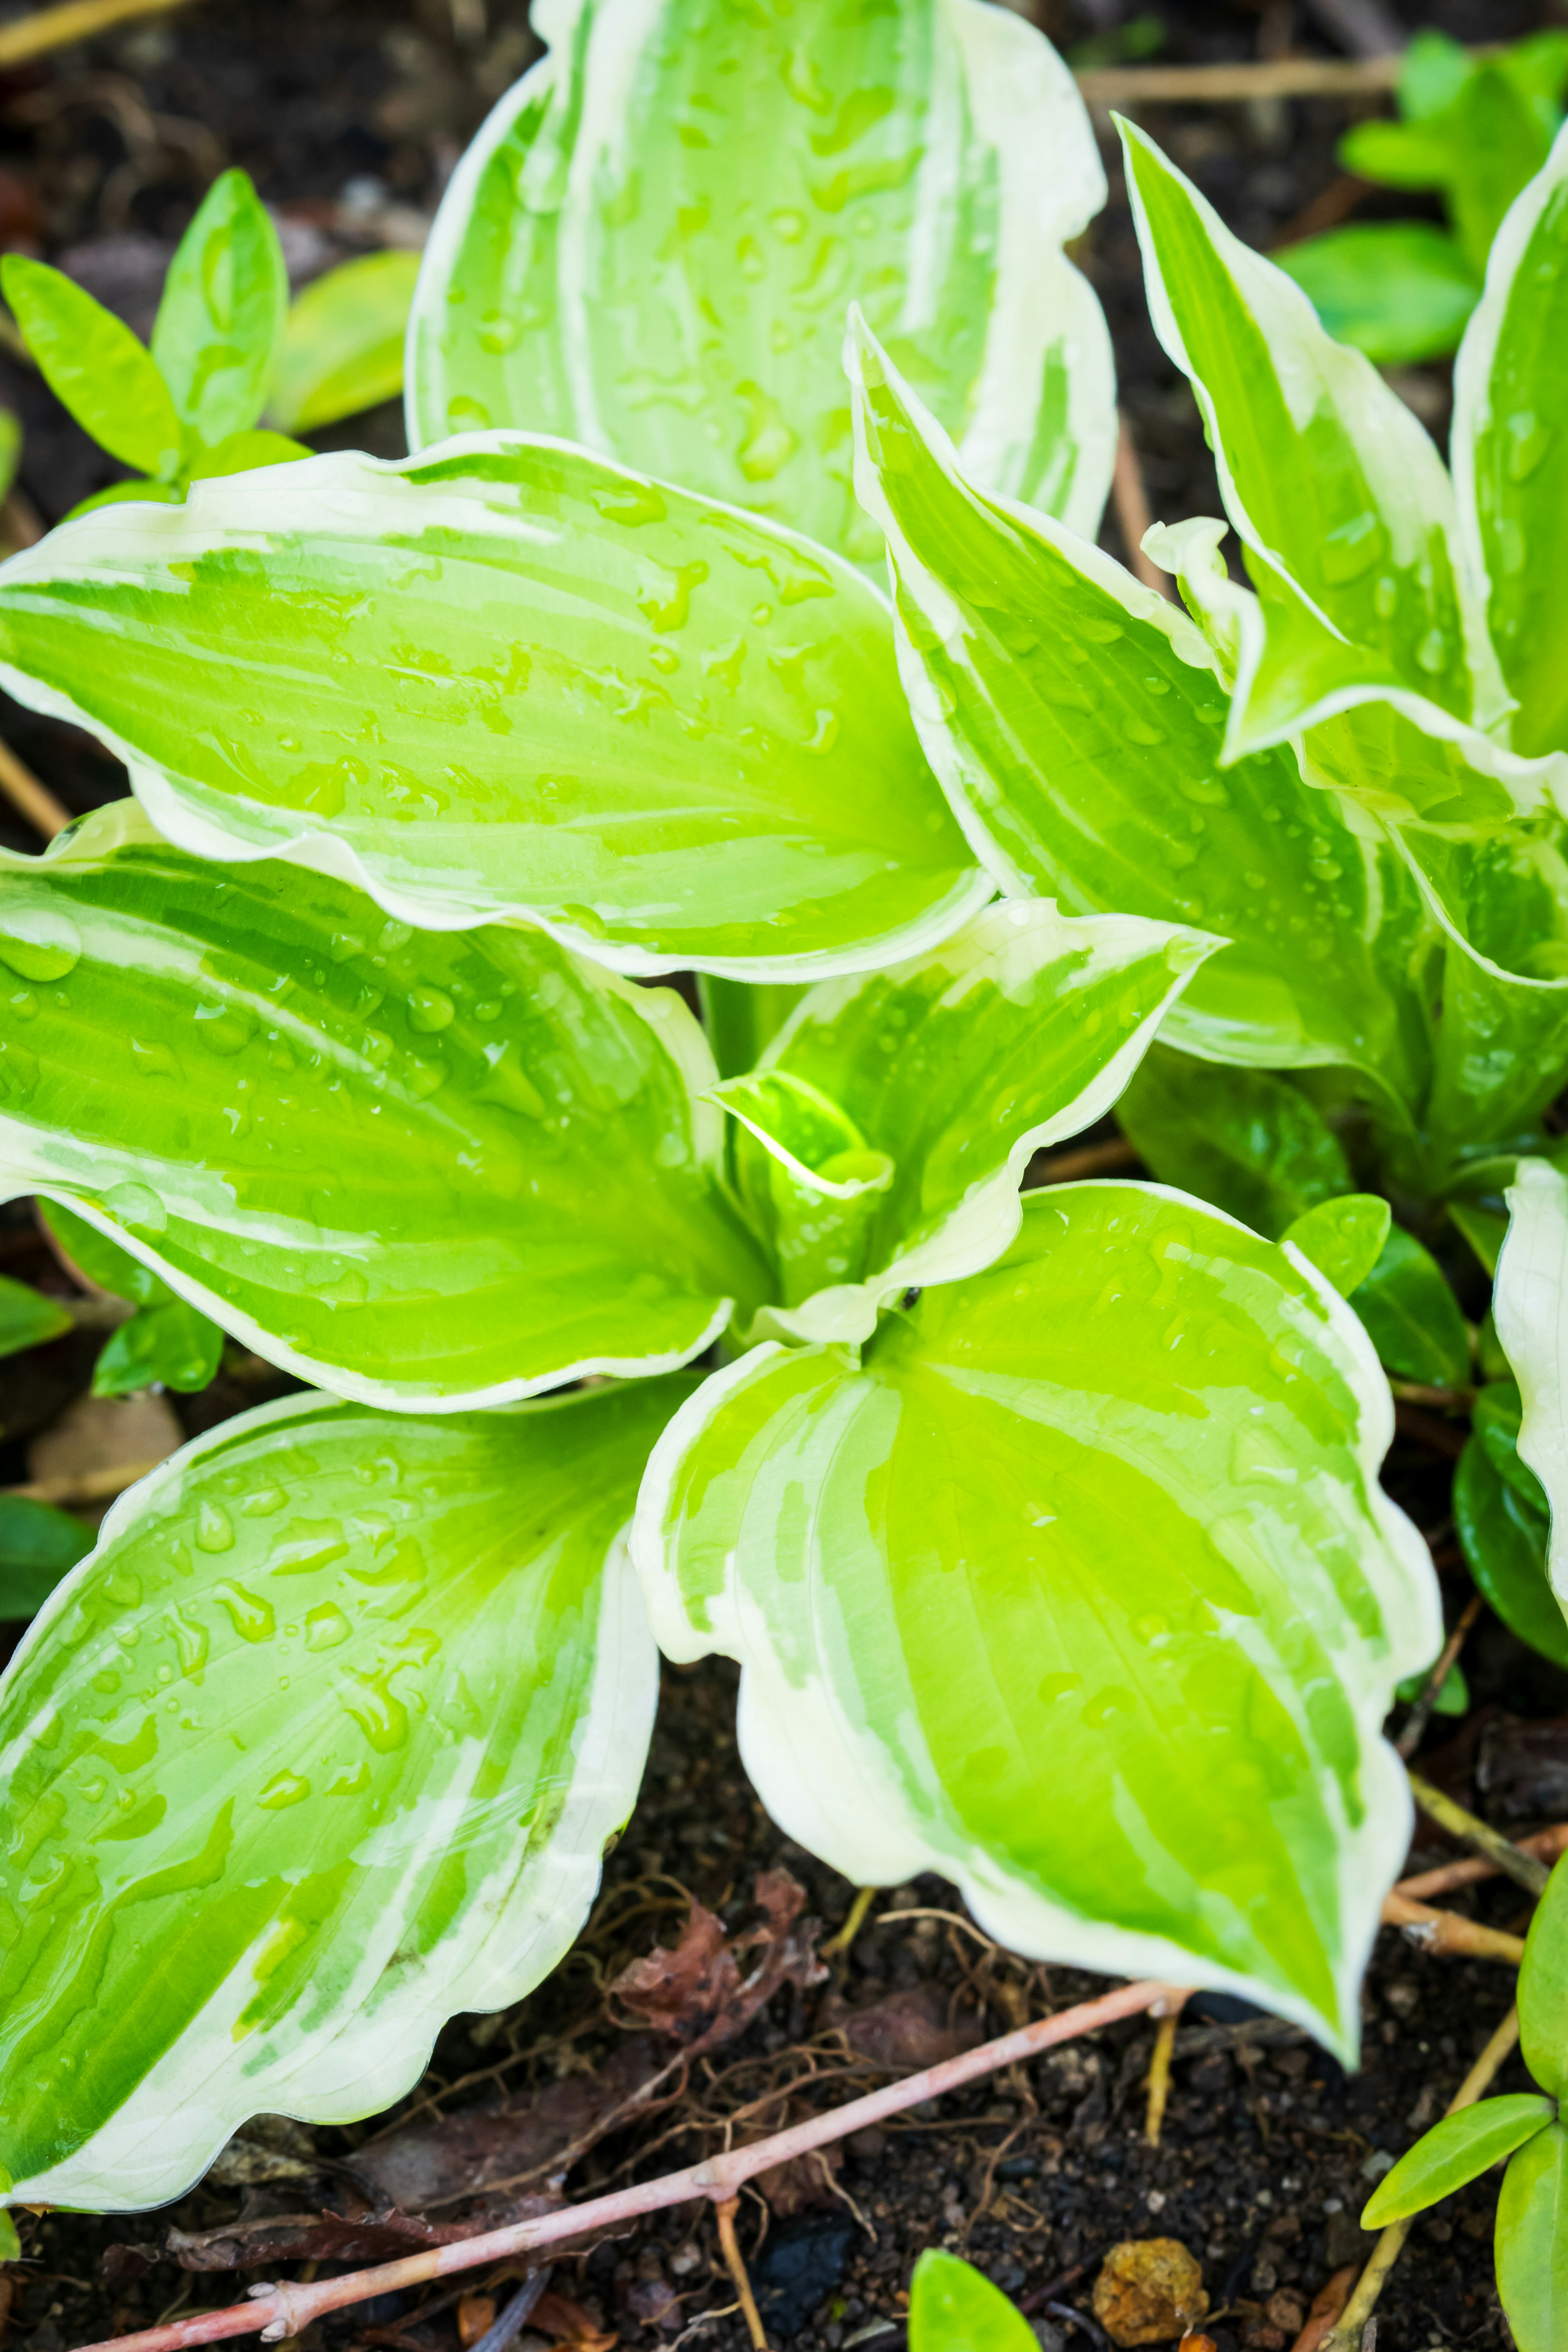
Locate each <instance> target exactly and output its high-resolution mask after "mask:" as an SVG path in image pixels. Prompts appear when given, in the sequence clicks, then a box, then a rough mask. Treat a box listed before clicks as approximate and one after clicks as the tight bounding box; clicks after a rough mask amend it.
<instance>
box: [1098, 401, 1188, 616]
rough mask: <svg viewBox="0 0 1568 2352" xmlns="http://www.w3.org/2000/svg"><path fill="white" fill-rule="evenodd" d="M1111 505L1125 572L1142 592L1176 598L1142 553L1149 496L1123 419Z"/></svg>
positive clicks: (1148, 523)
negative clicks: (1122, 549)
mask: <svg viewBox="0 0 1568 2352" xmlns="http://www.w3.org/2000/svg"><path fill="white" fill-rule="evenodd" d="M1110 503H1111V506H1112V507H1113V508H1114V509H1115V513H1116V528H1117V530H1119V531H1120V532H1121V544H1122V546H1123V548H1124V549H1125V550H1126V553H1127V568H1128V570H1129V571H1130V572H1132V573H1133V574H1134V575H1135V576H1136V577H1137V578H1138V579H1140V580H1141V581H1142V583H1143V585H1144V587H1145V588H1152V589H1153V590H1154V592H1155V593H1156V595H1160V596H1168V597H1170V598H1171V599H1172V600H1173V601H1174V598H1175V593H1176V590H1175V583H1174V582H1173V580H1172V579H1171V577H1170V574H1169V573H1168V572H1162V571H1161V569H1160V567H1159V565H1158V564H1157V563H1156V562H1154V560H1153V558H1152V556H1148V555H1145V554H1144V552H1143V540H1144V535H1145V533H1146V532H1147V531H1148V530H1149V529H1150V527H1151V526H1152V522H1153V520H1154V517H1153V515H1152V512H1151V510H1150V506H1149V493H1148V491H1147V490H1146V489H1145V488H1144V487H1143V467H1142V464H1141V462H1140V460H1139V457H1138V446H1137V444H1136V442H1135V441H1134V440H1133V438H1132V432H1131V426H1130V425H1129V424H1128V422H1127V419H1126V417H1125V416H1121V417H1119V418H1118V419H1117V425H1116V465H1115V468H1114V470H1113V472H1112V474H1111V477H1110Z"/></svg>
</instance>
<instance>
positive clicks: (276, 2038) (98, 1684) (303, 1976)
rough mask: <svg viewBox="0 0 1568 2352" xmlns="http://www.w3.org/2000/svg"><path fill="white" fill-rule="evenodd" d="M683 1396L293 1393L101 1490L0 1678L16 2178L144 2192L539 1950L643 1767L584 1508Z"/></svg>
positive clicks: (379, 2092) (155, 2191)
mask: <svg viewBox="0 0 1568 2352" xmlns="http://www.w3.org/2000/svg"><path fill="white" fill-rule="evenodd" d="M690 1386H691V1383H690V1381H643V1382H634V1383H632V1384H631V1385H630V1386H628V1387H626V1388H618V1389H606V1390H601V1391H589V1392H587V1393H583V1394H578V1395H575V1396H572V1397H567V1398H563V1399H557V1400H552V1402H549V1403H546V1404H541V1405H537V1406H534V1407H532V1408H531V1409H530V1410H526V1411H523V1412H512V1413H505V1414H489V1415H452V1414H447V1415H438V1416H428V1415H426V1416H397V1415H386V1414H380V1413H376V1412H372V1411H370V1410H368V1409H367V1408H366V1407H364V1406H362V1405H352V1404H346V1403H343V1402H340V1401H338V1400H336V1399H333V1398H329V1397H321V1396H312V1395H307V1396H296V1397H289V1398H286V1399H285V1400H284V1401H283V1402H281V1403H280V1404H276V1405H268V1406H264V1407H262V1408H261V1410H260V1411H259V1412H249V1413H244V1414H242V1415H240V1416H239V1417H238V1419H237V1420H233V1421H228V1422H225V1423H223V1424H222V1425H221V1426H220V1427H219V1428H218V1429H216V1430H215V1431H213V1432H212V1433H209V1434H208V1435H207V1436H205V1437H203V1438H200V1439H198V1440H197V1441H196V1442H195V1444H193V1445H189V1446H186V1447H185V1448H184V1450H183V1451H182V1452H181V1453H179V1454H175V1455H174V1456H173V1457H172V1458H171V1460H170V1461H168V1462H167V1463H164V1464H163V1465H160V1466H159V1468H158V1469H157V1470H155V1471H154V1472H153V1474H152V1475H151V1476H149V1477H148V1478H145V1479H143V1480H142V1483H141V1485H140V1486H136V1487H134V1488H133V1489H132V1491H131V1493H130V1494H129V1495H128V1496H125V1497H123V1498H122V1499H121V1502H119V1503H118V1504H116V1506H115V1507H114V1508H113V1510H112V1511H111V1512H110V1515H109V1517H108V1518H107V1520H106V1521H105V1523H104V1528H103V1533H102V1536H101V1538H100V1543H99V1546H98V1549H97V1550H96V1551H95V1552H94V1553H93V1555H92V1557H91V1558H90V1559H87V1560H84V1561H83V1562H82V1564H81V1566H80V1567H79V1569H77V1570H75V1571H74V1573H73V1574H72V1575H71V1576H70V1577H69V1578H68V1580H67V1581H66V1582H65V1583H64V1584H63V1585H61V1587H60V1588H59V1590H58V1591H57V1592H56V1594H55V1596H54V1598H53V1600H52V1601H50V1602H49V1604H48V1606H47V1609H46V1610H45V1611H44V1612H43V1613H42V1615H41V1616H39V1617H38V1618H37V1620H36V1622H34V1624H33V1626H32V1628H31V1630H30V1632H29V1633H28V1634H27V1636H26V1640H25V1641H24V1643H23V1645H22V1647H21V1649H20V1650H19V1651H18V1652H17V1654H16V1658H15V1660H14V1661H13V1663H12V1664H11V1666H10V1668H9V1670H8V1672H7V1674H6V1675H5V1681H4V1684H3V1685H0V1769H4V1770H5V1774H6V1778H7V1785H8V1790H9V1792H10V1793H9V1804H8V1813H9V1818H10V1821H11V1823H12V1838H11V1843H10V1844H9V1846H8V1848H7V1849H6V1855H5V1861H4V1863H0V1905H3V1906H4V1907H0V1922H4V1924H5V1935H4V1937H3V1939H0V1941H3V1949H0V2063H3V2065H4V2070H5V2083H6V2100H5V2118H4V2121H3V2123H0V2163H4V2164H5V2167H6V2168H7V2169H8V2170H9V2172H10V2173H11V2174H13V2175H14V2177H15V2184H16V2187H15V2193H16V2195H17V2196H18V2197H20V2198H24V2199H26V2200H27V2201H29V2202H30V2201H32V2200H35V2199H37V2200H38V2201H46V2200H47V2201H48V2202H50V2203H65V2204H70V2205H83V2206H87V2207H89V2208H90V2209H92V2210H106V2209H117V2210H124V2209H126V2208H132V2207H138V2208H139V2207H142V2206H146V2205H149V2204H161V2203H163V2202H164V2201H166V2200H168V2199H169V2198H172V2197H175V2196H178V2195H179V2194H180V2193H181V2192H182V2191H183V2190H184V2189H185V2188H186V2187H187V2186H188V2185H189V2184H190V2183H191V2182H192V2181H193V2180H195V2179H196V2178H197V2177H198V2176H199V2175H200V2174H201V2173H202V2172H203V2171H204V2170H205V2167H206V2166H207V2164H208V2163H209V2162H210V2161H211V2158H212V2157H213V2155H214V2153H215V2152H216V2149H217V2148H218V2147H220V2146H221V2145H222V2144H223V2142H224V2140H225V2139H226V2137H228V2136H229V2134H230V2133H231V2132H232V2131H233V2130H234V2129H235V2127H236V2126H237V2125H238V2124H240V2123H242V2122H243V2121H244V2119H245V2118H246V2117H247V2116H250V2115H254V2114H255V2113H256V2112H257V2111H258V2109H267V2110H271V2111H282V2112H285V2113H289V2114H292V2115H297V2116H301V2117H303V2118H304V2119H306V2120H308V2121H317V2122H327V2121H336V2122H344V2121H347V2120H349V2119H351V2118H352V2117H353V2116H362V2115H366V2114H374V2113H375V2112H376V2111H377V2110H379V2109H380V2108H382V2107H384V2106H385V2105H388V2104H389V2103H390V2102H391V2101H392V2100H394V2099H395V2098H397V2097H398V2096H399V2095H401V2094H402V2093H403V2092H404V2091H405V2090H406V2089H408V2087H409V2086H410V2085H411V2084H413V2082H414V2081H415V2080H416V2077H417V2075H418V2074H419V2073H420V2071H421V2069H422V2068H423V2066H424V2065H425V2063H426V2058H427V2056H428V2053H429V2050H430V2045H431V2042H432V2040H433V2038H434V2036H435V2033H436V2032H437V2028H438V2027H439V2025H440V2024H441V2023H442V2021H444V2020H445V2019H446V2018H447V2016H449V2015H451V2014H452V2013H453V2012H454V2011H458V2010H489V2009H499V2008H501V2007H504V2006H505V2005H506V2004H508V2003H509V2002H511V2001H514V2000H518V1999H519V1998H520V1997H521V1995H522V1994H523V1993H525V1992H526V1991H528V1990H530V1988H531V1986H532V1985H534V1984H535V1983H536V1982H537V1981H538V1980H539V1979H540V1978H541V1977H542V1976H543V1975H544V1974H545V1972H546V1971H547V1970H548V1969H550V1968H551V1967H552V1966H553V1965H554V1963H555V1961H556V1960H557V1959H558V1958H560V1957H561V1955H562V1953H563V1951H564V1950H565V1949H566V1948H567V1946H568V1945H569V1944H570V1943H571V1941H572V1939H573V1937H574V1936H575V1935H576V1933H577V1930H578V1928H579V1927H580V1926H581V1924H582V1922H583V1919H584V1916H585V1915H586V1912H587V1909H588V1906H589V1904H590V1902H591V1900H592V1897H593V1894H594V1890H595V1885H596V1884H597V1881H598V1876H599V1860H600V1854H601V1852H602V1850H603V1847H604V1843H605V1839H606V1838H607V1837H608V1836H609V1835H610V1834H611V1832H613V1831H615V1830H616V1829H618V1828H619V1826H620V1824H621V1823H622V1822H624V1821H625V1819H626V1814H627V1812H628V1811H630V1809H631V1804H632V1801H633V1799H634V1797H635V1795H636V1792H637V1780H638V1777H639V1775H640V1773H641V1769H642V1763H643V1758H644V1754H645V1752H646V1749H647V1738H648V1733H649V1730H650V1728H651V1726H652V1721H653V1709H654V1697H655V1690H656V1685H657V1679H658V1676H657V1661H656V1658H655V1654H654V1649H653V1644H652V1643H651V1641H650V1640H649V1638H648V1635H647V1629H646V1626H645V1624H644V1622H643V1616H642V1611H641V1608H640V1605H639V1602H638V1599H637V1587H636V1583H635V1581H634V1580H633V1579H632V1577H631V1575H630V1573H629V1570H627V1568H626V1564H625V1558H624V1552H623V1550H622V1549H621V1546H620V1544H619V1541H618V1530H619V1529H620V1528H622V1526H623V1525H624V1523H625V1520H626V1517H627V1514H628V1512H629V1510H630V1508H631V1504H632V1498H633V1496H634V1494H635V1491H636V1486H637V1477H638V1475H639V1472H640V1470H641V1468H642V1465H643V1461H644V1458H645V1456H646V1454H647V1448H648V1446H649V1444H650V1443H651V1442H652V1440H653V1438H654V1436H655V1434H656V1433H657V1432H658V1429H659V1427H660V1425H661V1423H663V1421H664V1420H665V1419H666V1417H667V1416H668V1413H669V1412H670V1410H671V1409H672V1407H673V1406H674V1405H675V1403H676V1402H678V1400H679V1399H680V1398H681V1397H682V1396H684V1395H686V1394H687V1393H689V1389H690ZM132 1661H133V1663H132ZM280 1691H286V1692H287V1697H286V1698H282V1697H280V1696H279V1694H280Z"/></svg>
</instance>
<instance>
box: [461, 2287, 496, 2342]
mask: <svg viewBox="0 0 1568 2352" xmlns="http://www.w3.org/2000/svg"><path fill="white" fill-rule="evenodd" d="M495 2316H496V2299H495V2297H494V2295H493V2294H465V2295H464V2296H462V2297H461V2299H460V2300H459V2302H458V2341H459V2342H460V2343H461V2345H462V2347H463V2352H468V2346H469V2345H470V2344H477V2343H478V2342H479V2338H480V2336H482V2335H483V2334H484V2332H485V2330H486V2329H487V2328H488V2327H493V2326H495Z"/></svg>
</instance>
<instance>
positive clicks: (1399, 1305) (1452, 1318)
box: [1350, 1225, 1470, 1389]
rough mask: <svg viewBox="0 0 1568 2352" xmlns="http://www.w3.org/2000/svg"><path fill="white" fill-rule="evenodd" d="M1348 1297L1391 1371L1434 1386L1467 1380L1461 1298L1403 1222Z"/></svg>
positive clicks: (1462, 1384) (1457, 1384)
mask: <svg viewBox="0 0 1568 2352" xmlns="http://www.w3.org/2000/svg"><path fill="white" fill-rule="evenodd" d="M1350 1303H1351V1305H1352V1307H1354V1308H1355V1311H1356V1313H1357V1314H1358V1315H1359V1316H1360V1318H1361V1319H1362V1321H1363V1324H1364V1325H1365V1326H1366V1329H1367V1335H1368V1337H1369V1338H1370V1339H1371V1340H1372V1344H1373V1347H1374V1348H1375V1349H1377V1353H1378V1360H1379V1361H1380V1362H1381V1363H1383V1364H1384V1365H1385V1366H1386V1367H1387V1369H1388V1370H1389V1371H1391V1372H1398V1373H1401V1374H1402V1375H1403V1376H1404V1378H1405V1380H1407V1381H1424V1382H1428V1383H1430V1384H1431V1385H1432V1386H1434V1387H1436V1388H1451V1389H1462V1388H1464V1387H1466V1386H1467V1385H1468V1381H1469V1377H1470V1343H1469V1339H1468V1336H1467V1333H1466V1330H1465V1318H1464V1317H1463V1315H1462V1314H1461V1313H1460V1311H1459V1302H1458V1299H1457V1298H1456V1297H1455V1296H1454V1293H1453V1290H1452V1287H1451V1286H1450V1285H1449V1282H1448V1278H1447V1276H1446V1275H1445V1273H1444V1272H1443V1269H1442V1267H1441V1266H1440V1265H1438V1263H1437V1261H1436V1258H1435V1257H1434V1256H1433V1255H1432V1253H1431V1251H1430V1250H1428V1249H1425V1248H1423V1246H1422V1244H1420V1243H1419V1242H1418V1241H1417V1240H1416V1238H1415V1234H1408V1233H1406V1232H1405V1228H1404V1226H1403V1225H1394V1226H1391V1227H1390V1229H1389V1234H1388V1238H1387V1239H1386V1241H1385V1242H1384V1244H1383V1248H1382V1250H1381V1251H1380V1253H1379V1255H1378V1259H1377V1263H1376V1265H1374V1266H1373V1269H1372V1271H1371V1273H1370V1274H1369V1275H1368V1276H1366V1278H1365V1280H1364V1281H1363V1282H1362V1283H1360V1284H1359V1285H1358V1286H1357V1287H1356V1288H1355V1290H1353V1291H1352V1294H1351V1302H1350Z"/></svg>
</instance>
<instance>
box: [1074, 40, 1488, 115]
mask: <svg viewBox="0 0 1568 2352" xmlns="http://www.w3.org/2000/svg"><path fill="white" fill-rule="evenodd" d="M1497 49H1498V45H1497V44H1496V43H1495V42H1493V43H1490V44H1488V45H1486V46H1484V47H1479V48H1474V49H1471V50H1470V51H1469V55H1470V56H1471V57H1472V58H1489V57H1495V56H1496V55H1497ZM1399 62H1400V61H1399V58H1398V55H1397V54H1394V55H1391V56H1387V57H1381V58H1258V59H1257V60H1256V61H1254V62H1249V63H1243V64H1239V65H1227V66H1103V67H1099V68H1095V69H1094V70H1092V71H1090V72H1087V73H1080V74H1079V76H1078V86H1079V90H1080V91H1081V92H1082V94H1083V96H1084V98H1085V99H1086V100H1088V102H1089V105H1090V106H1135V105H1137V104H1138V103H1139V102H1140V100H1142V101H1143V102H1144V103H1146V104H1150V105H1156V106H1159V105H1164V106H1234V105H1240V104H1243V103H1245V102H1246V100H1248V99H1256V98H1361V97H1364V96H1365V95H1367V94H1368V93H1369V92H1375V91H1377V90H1380V89H1393V88H1394V84H1395V82H1396V81H1397V80H1398V79H1399Z"/></svg>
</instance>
